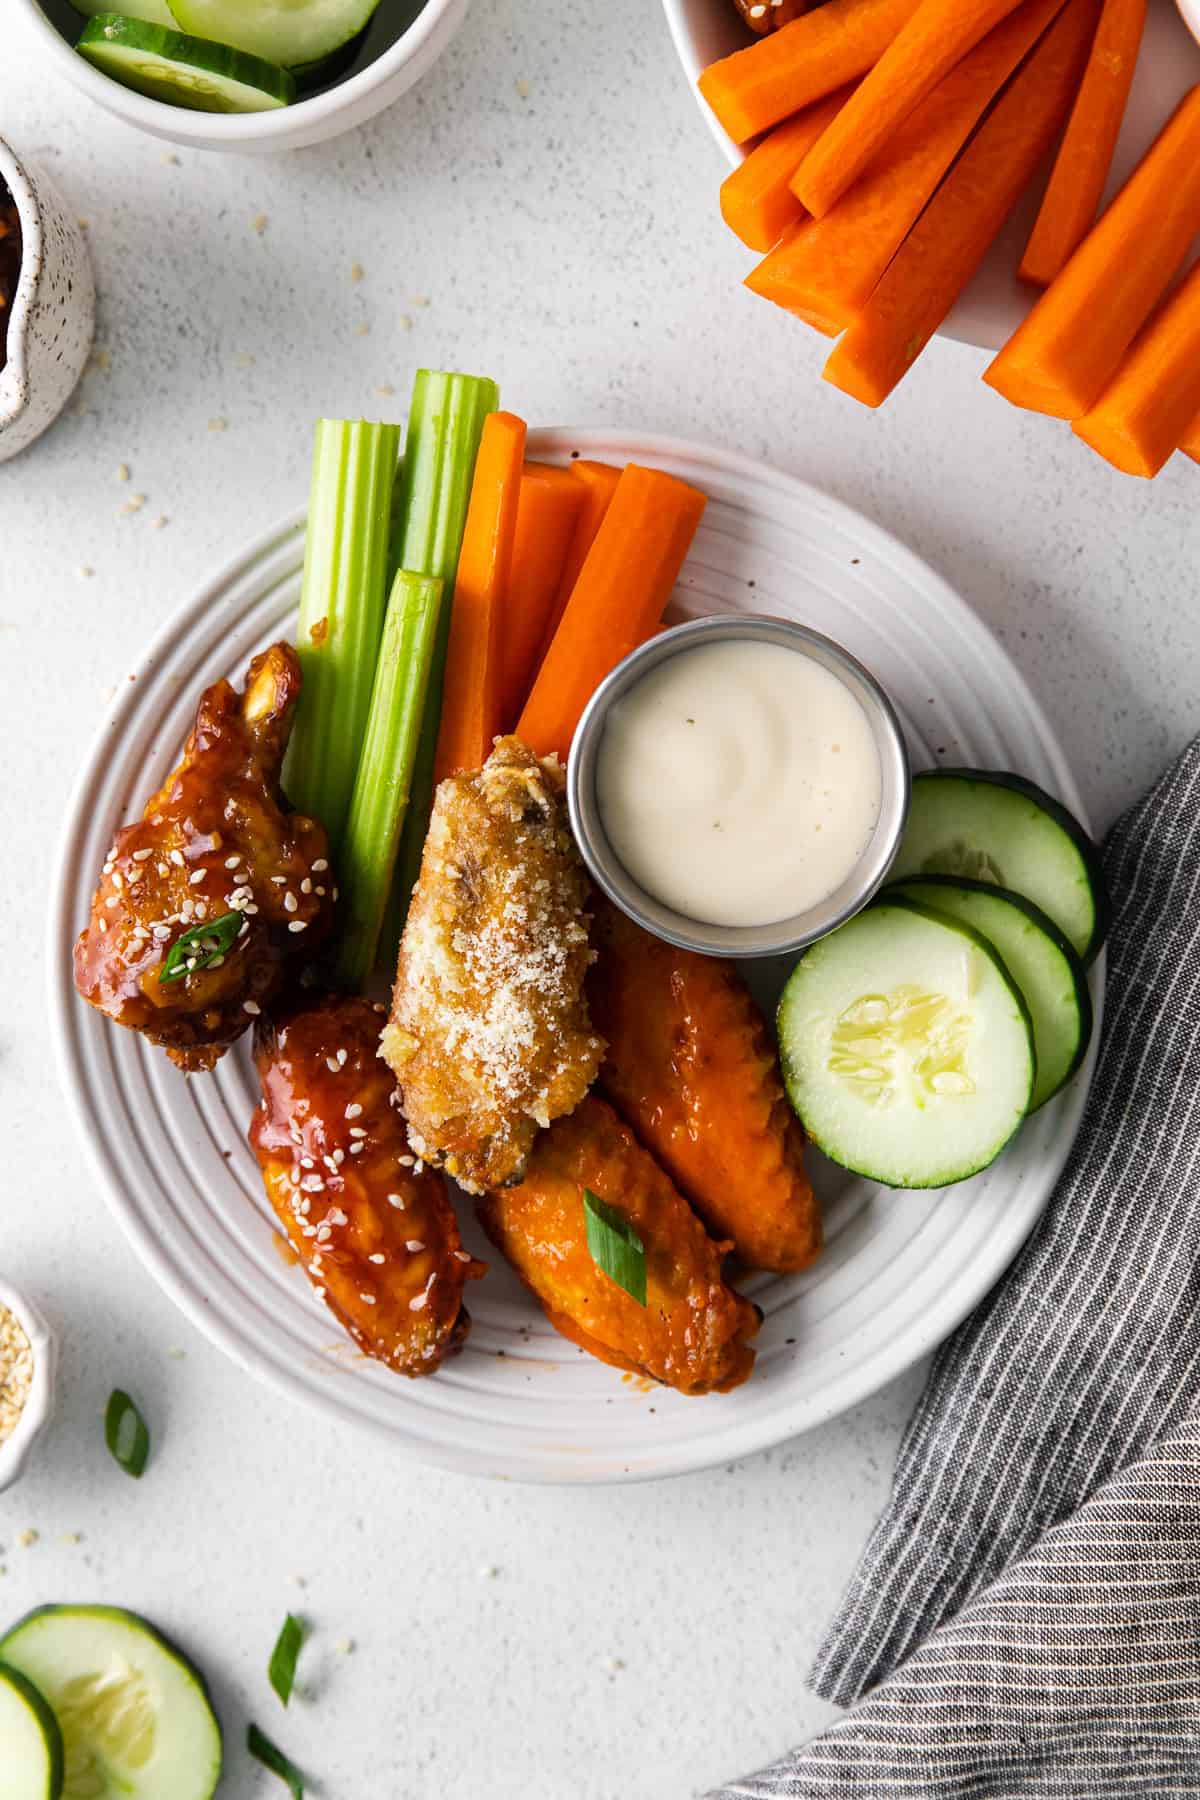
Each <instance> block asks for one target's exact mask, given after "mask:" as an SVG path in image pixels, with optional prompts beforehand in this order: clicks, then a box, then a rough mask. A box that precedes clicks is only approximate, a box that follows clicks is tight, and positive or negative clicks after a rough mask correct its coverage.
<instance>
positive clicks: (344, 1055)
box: [337, 1050, 350, 1069]
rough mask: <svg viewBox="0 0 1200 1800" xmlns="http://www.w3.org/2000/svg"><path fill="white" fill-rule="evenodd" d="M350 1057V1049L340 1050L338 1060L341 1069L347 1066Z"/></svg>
mask: <svg viewBox="0 0 1200 1800" xmlns="http://www.w3.org/2000/svg"><path fill="white" fill-rule="evenodd" d="M349 1057H350V1052H349V1051H348V1050H339V1051H338V1053H337V1060H338V1068H339V1069H344V1068H345V1066H346V1063H347V1061H348V1060H349Z"/></svg>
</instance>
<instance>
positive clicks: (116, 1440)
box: [104, 1388, 150, 1481]
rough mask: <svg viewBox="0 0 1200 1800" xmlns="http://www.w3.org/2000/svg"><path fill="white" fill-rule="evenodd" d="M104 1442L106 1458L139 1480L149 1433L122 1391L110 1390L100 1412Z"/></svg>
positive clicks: (148, 1452) (145, 1458)
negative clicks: (105, 1405) (102, 1415)
mask: <svg viewBox="0 0 1200 1800" xmlns="http://www.w3.org/2000/svg"><path fill="white" fill-rule="evenodd" d="M104 1441H105V1443H106V1444H107V1445H108V1450H109V1455H110V1456H111V1457H112V1459H113V1461H114V1462H115V1463H117V1464H118V1466H119V1467H120V1468H122V1469H124V1471H125V1473H126V1474H127V1475H132V1477H133V1479H134V1480H135V1481H140V1480H141V1478H142V1475H143V1473H144V1471H145V1468H146V1460H147V1458H148V1457H149V1455H150V1432H149V1428H148V1427H147V1425H146V1421H145V1419H143V1417H142V1415H141V1413H140V1412H139V1411H138V1409H137V1407H136V1405H135V1404H134V1402H133V1401H132V1400H131V1399H130V1398H129V1395H128V1394H127V1393H126V1392H125V1391H124V1389H123V1388H114V1389H113V1391H112V1393H111V1394H110V1395H109V1398H108V1406H107V1408H106V1409H105V1413H104Z"/></svg>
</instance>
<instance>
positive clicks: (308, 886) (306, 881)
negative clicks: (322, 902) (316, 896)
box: [300, 875, 312, 894]
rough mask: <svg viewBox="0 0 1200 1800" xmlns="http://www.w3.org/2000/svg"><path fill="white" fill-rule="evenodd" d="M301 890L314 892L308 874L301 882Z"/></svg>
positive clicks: (306, 892) (308, 892) (307, 892)
mask: <svg viewBox="0 0 1200 1800" xmlns="http://www.w3.org/2000/svg"><path fill="white" fill-rule="evenodd" d="M300 892H301V893H302V894H311V893H312V882H311V881H310V880H309V879H308V876H307V875H306V876H305V877H304V880H303V881H302V882H301V883H300Z"/></svg>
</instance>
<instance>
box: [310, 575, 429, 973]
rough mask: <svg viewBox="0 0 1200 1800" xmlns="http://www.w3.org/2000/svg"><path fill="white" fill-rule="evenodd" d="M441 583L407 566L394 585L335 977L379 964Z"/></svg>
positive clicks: (352, 836)
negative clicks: (377, 961)
mask: <svg viewBox="0 0 1200 1800" xmlns="http://www.w3.org/2000/svg"><path fill="white" fill-rule="evenodd" d="M441 604H442V583H441V581H440V580H439V579H438V577H437V576H436V575H414V574H412V573H411V572H410V571H409V570H407V569H402V570H401V571H400V573H399V574H398V575H397V576H396V580H395V582H394V584H393V587H392V597H391V599H390V600H389V601H388V610H387V618H386V620H385V621H384V626H383V642H382V643H381V645H380V648H379V662H378V664H377V665H376V669H375V686H374V689H373V691H372V694H371V711H370V715H369V717H368V719H367V731H366V736H365V737H364V739H363V747H362V754H361V756H360V757H359V759H358V774H357V776H356V777H355V782H354V794H353V797H352V798H351V801H350V814H349V817H348V818H347V820H346V830H345V835H344V836H343V839H342V849H341V855H340V857H339V860H338V873H339V876H340V878H341V884H342V894H343V896H344V901H343V911H342V927H341V934H340V937H339V940H338V945H337V951H336V956H335V961H334V977H335V979H336V981H337V982H338V983H339V984H340V985H341V986H343V987H348V988H351V989H354V990H357V989H359V988H361V987H362V986H363V984H364V983H365V981H366V979H367V977H368V975H369V974H370V973H371V969H372V966H373V965H374V962H375V951H376V948H377V947H378V944H379V933H380V928H381V927H382V925H383V916H384V912H385V910H386V907H387V901H388V895H389V893H390V891H391V886H392V873H393V870H394V869H395V866H396V852H397V850H398V848H399V845H400V831H401V827H402V826H403V824H404V815H405V812H406V811H407V808H408V796H409V793H410V791H411V788H412V779H413V764H414V762H415V759H416V754H417V744H418V741H419V738H420V734H421V720H422V718H423V716H424V713H425V707H426V697H427V695H428V692H429V671H430V668H431V666H432V663H433V652H434V647H435V644H436V641H437V629H438V616H439V613H440V611H441Z"/></svg>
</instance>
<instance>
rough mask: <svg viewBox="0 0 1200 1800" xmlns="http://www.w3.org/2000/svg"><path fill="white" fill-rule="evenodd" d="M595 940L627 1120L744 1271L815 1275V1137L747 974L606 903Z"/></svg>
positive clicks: (595, 998)
mask: <svg viewBox="0 0 1200 1800" xmlns="http://www.w3.org/2000/svg"><path fill="white" fill-rule="evenodd" d="M593 939H594V942H595V944H596V948H597V951H598V960H597V962H596V964H595V966H594V968H593V969H592V971H591V975H590V977H589V980H588V1001H589V1005H590V1008H591V1014H592V1019H593V1021H594V1023H595V1026H596V1029H597V1031H598V1032H599V1033H600V1035H601V1036H603V1037H604V1038H606V1039H607V1040H608V1053H607V1057H606V1060H605V1062H604V1064H603V1066H602V1069H601V1072H600V1080H601V1083H602V1085H603V1086H604V1088H605V1090H606V1092H607V1093H608V1095H609V1097H610V1098H611V1100H612V1102H613V1104H614V1105H615V1107H616V1108H617V1111H618V1112H619V1113H620V1114H621V1115H622V1117H623V1118H624V1119H625V1120H626V1122H627V1123H628V1124H629V1125H631V1126H632V1127H633V1130H634V1131H635V1132H636V1134H637V1136H638V1137H639V1138H640V1139H641V1141H642V1143H643V1144H645V1146H646V1148H647V1149H648V1150H651V1151H653V1153H654V1155H655V1156H656V1157H657V1158H658V1160H659V1162H660V1163H662V1165H663V1167H664V1168H665V1169H666V1170H667V1172H668V1173H669V1174H670V1176H671V1178H672V1180H674V1181H675V1182H676V1183H677V1185H678V1186H679V1187H680V1188H681V1189H682V1191H683V1193H684V1194H686V1195H687V1198H688V1199H689V1200H690V1201H691V1203H692V1205H693V1206H694V1207H695V1209H696V1211H697V1212H698V1213H699V1214H700V1217H701V1218H702V1219H703V1220H704V1222H705V1224H706V1225H707V1226H708V1227H709V1229H710V1231H713V1232H715V1233H716V1234H717V1236H718V1237H721V1238H728V1239H730V1240H732V1243H733V1246H734V1248H735V1249H736V1251H737V1253H738V1255H739V1256H740V1257H741V1258H742V1260H743V1261H744V1262H747V1263H750V1264H751V1265H753V1266H754V1267H755V1268H759V1269H772V1270H776V1271H779V1272H783V1271H786V1270H791V1269H802V1268H804V1267H805V1266H806V1264H808V1263H810V1262H812V1260H813V1258H814V1257H815V1256H816V1255H817V1252H818V1251H819V1250H820V1248H821V1217H820V1212H819V1210H818V1206H817V1202H816V1199H815V1197H814V1195H813V1191H812V1187H811V1185H810V1183H809V1180H808V1176H807V1174H806V1173H805V1169H804V1134H803V1132H802V1131H801V1129H800V1125H799V1123H798V1121H797V1119H796V1117H795V1115H794V1114H793V1113H792V1111H791V1109H790V1107H789V1106H788V1104H787V1100H786V1099H785V1097H784V1092H783V1083H782V1081H781V1079H780V1075H779V1065H778V1061H777V1059H776V1056H775V1052H774V1050H773V1048H772V1045H771V1042H770V1039H769V1037H768V1035H767V1030H766V1027H765V1025H764V1024H763V1021H762V1017H761V1015H760V1014H759V1011H758V1008H757V1007H756V1006H755V1004H754V1001H753V999H752V998H751V996H750V994H749V993H748V991H747V989H746V987H745V984H744V983H743V981H742V979H741V977H740V976H739V975H738V974H737V972H736V971H735V969H734V968H733V967H732V965H731V964H729V963H727V962H724V961H721V960H720V959H719V958H716V957H710V956H697V955H695V954H694V953H693V952H691V951H688V950H677V949H675V948H674V947H673V946H672V945H670V944H665V943H663V942H662V941H661V939H659V938H655V937H651V936H650V934H649V932H646V931H643V930H642V929H641V927H640V926H639V925H635V924H634V923H633V921H632V920H631V919H627V918H626V917H625V915H624V913H622V912H618V911H617V909H616V908H615V907H612V906H608V905H601V904H599V903H597V907H596V919H595V926H594V930H593Z"/></svg>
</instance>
